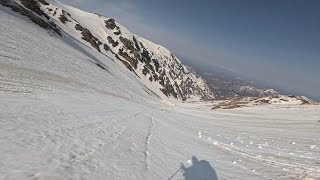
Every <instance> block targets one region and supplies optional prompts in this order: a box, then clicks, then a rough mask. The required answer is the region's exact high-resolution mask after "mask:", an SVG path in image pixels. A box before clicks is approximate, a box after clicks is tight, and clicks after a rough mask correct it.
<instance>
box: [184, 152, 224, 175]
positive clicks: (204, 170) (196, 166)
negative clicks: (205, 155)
mask: <svg viewBox="0 0 320 180" xmlns="http://www.w3.org/2000/svg"><path fill="white" fill-rule="evenodd" d="M191 160H192V165H191V166H190V167H185V166H184V165H183V164H181V170H182V171H183V176H184V178H185V180H218V177H217V173H216V171H215V170H214V169H213V168H212V166H211V165H210V163H209V162H208V161H206V160H200V161H199V160H198V158H196V157H195V156H192V159H191Z"/></svg>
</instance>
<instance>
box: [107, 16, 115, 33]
mask: <svg viewBox="0 0 320 180" xmlns="http://www.w3.org/2000/svg"><path fill="white" fill-rule="evenodd" d="M105 23H106V28H108V29H111V30H114V28H116V27H117V25H116V23H115V20H114V19H112V18H110V19H108V20H105Z"/></svg>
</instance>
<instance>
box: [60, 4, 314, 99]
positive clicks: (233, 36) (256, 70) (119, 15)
mask: <svg viewBox="0 0 320 180" xmlns="http://www.w3.org/2000/svg"><path fill="white" fill-rule="evenodd" d="M61 2H64V3H66V4H69V5H72V6H75V7H78V8H80V9H83V10H87V11H91V12H98V13H100V14H103V15H105V16H108V17H113V18H115V19H116V20H117V21H118V22H120V23H121V24H122V25H124V26H126V27H127V28H128V29H129V30H131V31H132V32H133V33H135V34H138V35H140V36H142V37H145V38H147V39H150V40H152V41H154V42H156V43H158V44H161V45H163V46H166V47H168V48H169V49H170V50H172V51H173V52H174V53H175V54H177V55H178V56H180V57H186V58H185V61H186V60H187V61H189V62H190V61H192V64H194V65H197V66H199V67H203V66H206V67H210V66H215V65H218V66H221V67H224V68H226V69H228V70H231V71H234V72H236V73H240V74H243V75H245V76H248V77H253V78H255V79H258V80H261V81H264V82H267V83H271V84H272V85H275V86H277V87H280V88H283V89H286V90H290V91H291V92H295V93H303V94H306V95H311V96H314V97H318V98H320V10H319V9H320V1H317V0H313V1H312V0H265V1H262V0H261V1H256V0H232V1H231V0H219V1H216V0H199V1H186V0H161V1H159V0H157V1H156V0H90V1H87V0H61ZM181 60H182V61H183V60H184V59H181Z"/></svg>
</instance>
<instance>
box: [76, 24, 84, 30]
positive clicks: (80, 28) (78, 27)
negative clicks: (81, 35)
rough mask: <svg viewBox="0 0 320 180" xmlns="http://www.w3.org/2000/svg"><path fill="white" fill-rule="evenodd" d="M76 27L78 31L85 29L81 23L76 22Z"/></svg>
mask: <svg viewBox="0 0 320 180" xmlns="http://www.w3.org/2000/svg"><path fill="white" fill-rule="evenodd" d="M75 28H76V30H78V31H83V30H84V28H83V27H82V26H81V25H80V24H76V26H75Z"/></svg>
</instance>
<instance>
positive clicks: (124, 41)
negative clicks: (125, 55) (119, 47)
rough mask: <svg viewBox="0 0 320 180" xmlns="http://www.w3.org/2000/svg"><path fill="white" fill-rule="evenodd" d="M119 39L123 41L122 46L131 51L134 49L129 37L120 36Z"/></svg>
mask: <svg viewBox="0 0 320 180" xmlns="http://www.w3.org/2000/svg"><path fill="white" fill-rule="evenodd" d="M119 40H120V41H121V42H122V43H123V45H124V47H126V48H127V49H129V50H132V51H133V50H134V46H133V43H132V42H131V41H130V40H129V39H127V38H124V37H122V36H120V37H119Z"/></svg>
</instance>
